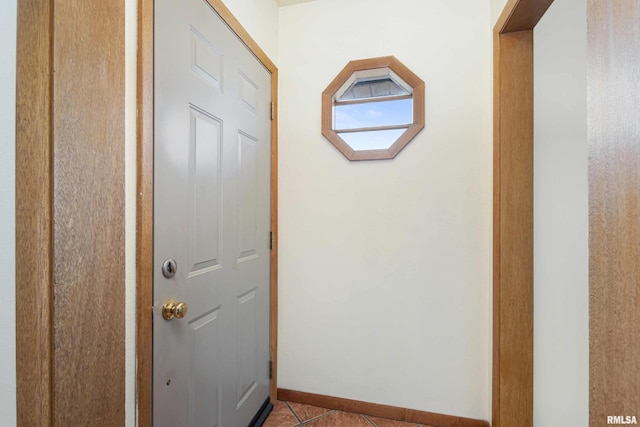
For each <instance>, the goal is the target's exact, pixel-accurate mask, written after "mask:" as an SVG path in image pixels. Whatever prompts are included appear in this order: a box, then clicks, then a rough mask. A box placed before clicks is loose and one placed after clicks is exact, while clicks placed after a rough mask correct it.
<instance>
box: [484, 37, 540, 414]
mask: <svg viewBox="0 0 640 427" xmlns="http://www.w3.org/2000/svg"><path fill="white" fill-rule="evenodd" d="M494 97H495V98H494V230H493V245H494V277H493V337H494V338H493V339H494V344H493V425H494V426H496V427H497V426H505V427H510V426H516V425H517V426H523V427H524V426H532V425H533V31H521V32H516V33H508V34H496V35H495V41H494Z"/></svg>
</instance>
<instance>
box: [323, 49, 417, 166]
mask: <svg viewBox="0 0 640 427" xmlns="http://www.w3.org/2000/svg"><path fill="white" fill-rule="evenodd" d="M378 68H389V69H390V70H391V71H393V72H394V73H396V74H397V75H398V77H400V78H401V79H402V80H404V82H405V83H407V84H408V85H409V86H411V88H412V89H413V123H411V124H410V125H409V126H406V129H407V130H406V131H405V132H404V133H403V134H402V135H401V136H400V137H399V138H398V139H397V140H396V141H395V142H394V143H393V145H391V147H389V148H388V149H383V150H360V151H355V150H353V149H352V148H351V147H350V146H349V144H347V143H346V142H345V141H344V140H343V139H342V138H341V137H340V135H339V134H340V133H345V132H346V131H345V130H335V129H333V106H334V104H336V103H335V102H334V100H333V97H334V95H335V94H336V92H337V91H338V90H339V89H340V88H341V87H342V86H343V85H344V84H345V82H347V81H348V80H349V78H350V77H351V76H352V75H353V74H354V73H355V72H357V71H364V70H372V69H378ZM424 93H425V88H424V81H422V79H420V77H418V76H417V75H416V74H414V73H413V71H411V70H410V69H409V68H407V67H406V66H405V65H404V64H403V63H402V62H400V61H399V60H398V59H396V58H395V57H393V56H384V57H379V58H369V59H359V60H355V61H350V62H349V63H348V64H347V65H346V66H345V67H344V68H343V69H342V71H340V73H339V74H338V75H337V76H336V78H335V79H333V81H332V82H331V83H329V86H327V88H326V89H325V90H324V92H322V135H324V137H325V138H327V140H329V142H331V143H332V144H333V145H334V146H335V147H336V148H337V149H338V150H339V151H340V152H341V153H342V154H343V155H344V156H345V157H346V158H347V159H349V160H385V159H393V158H394V157H395V156H396V155H398V153H399V152H400V151H402V149H403V148H404V147H405V146H406V145H407V144H409V142H411V140H412V139H413V138H414V137H415V136H416V135H417V134H418V133H419V132H420V131H421V130H422V129H423V128H424V110H425V105H424ZM392 98H394V97H389V99H388V100H392ZM395 99H405V98H398V97H395ZM384 100H385V101H386V100H387V99H384ZM362 102H363V101H360V100H356V101H341V102H340V103H339V104H341V105H344V104H347V103H362ZM366 102H370V101H366ZM402 128H405V126H403V127H402ZM363 130H367V131H369V130H379V129H378V128H367V129H363Z"/></svg>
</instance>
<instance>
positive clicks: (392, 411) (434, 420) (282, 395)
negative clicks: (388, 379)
mask: <svg viewBox="0 0 640 427" xmlns="http://www.w3.org/2000/svg"><path fill="white" fill-rule="evenodd" d="M278 400H286V401H288V402H296V403H303V404H305V405H313V406H319V407H321V408H327V409H337V410H339V411H346V412H354V413H357V414H364V415H371V416H372V417H380V418H388V419H392V420H398V421H405V422H409V423H416V424H426V425H429V426H434V427H489V423H488V422H487V421H483V420H474V419H471V418H464V417H456V416H454V415H443V414H435V413H433V412H425V411H418V410H415V409H407V408H399V407H397V406H389V405H380V404H377V403H369V402H361V401H359V400H351V399H343V398H340V397H332V396H323V395H321V394H314V393H305V392H303V391H294V390H286V389H282V388H279V389H278Z"/></svg>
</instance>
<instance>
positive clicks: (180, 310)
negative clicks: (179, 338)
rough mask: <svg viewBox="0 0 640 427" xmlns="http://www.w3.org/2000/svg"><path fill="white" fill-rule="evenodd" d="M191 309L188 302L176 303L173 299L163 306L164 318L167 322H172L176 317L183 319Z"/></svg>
mask: <svg viewBox="0 0 640 427" xmlns="http://www.w3.org/2000/svg"><path fill="white" fill-rule="evenodd" d="M187 310H189V307H188V306H187V303H186V302H175V301H174V300H172V299H168V300H166V301H165V302H164V304H163V305H162V317H164V318H165V319H167V320H171V319H173V318H174V317H175V318H176V319H182V318H183V317H184V316H185V315H186V314H187Z"/></svg>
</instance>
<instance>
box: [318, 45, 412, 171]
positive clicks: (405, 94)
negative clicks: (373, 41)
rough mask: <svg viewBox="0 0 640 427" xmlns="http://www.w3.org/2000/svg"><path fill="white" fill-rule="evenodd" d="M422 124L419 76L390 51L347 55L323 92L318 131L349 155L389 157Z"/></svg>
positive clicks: (351, 156) (397, 150)
mask: <svg viewBox="0 0 640 427" xmlns="http://www.w3.org/2000/svg"><path fill="white" fill-rule="evenodd" d="M423 127H424V82H423V81H422V80H421V79H420V78H419V77H418V76H416V75H415V74H414V73H413V72H411V71H410V70H409V69H408V68H407V67H406V66H404V65H403V64H402V63H401V62H400V61H398V60H397V59H396V58H394V57H392V56H388V57H383V58H372V59H364V60H358V61H351V62H349V64H347V66H346V67H345V68H344V69H343V70H342V71H341V72H340V74H339V75H338V76H337V77H336V78H335V79H334V80H333V82H331V84H330V85H329V86H328V87H327V89H325V91H324V92H323V94H322V134H323V135H324V136H325V137H326V138H327V139H328V140H329V141H330V142H331V143H332V144H333V145H334V146H335V147H336V148H337V149H338V150H340V152H342V154H344V155H345V157H347V158H348V159H349V160H375V159H391V158H393V157H395V156H396V155H397V154H398V153H399V152H400V150H402V149H403V148H404V147H405V146H406V145H407V144H408V143H409V142H410V141H411V139H413V137H414V136H415V135H417V134H418V132H420V130H421V129H422V128H423Z"/></svg>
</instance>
